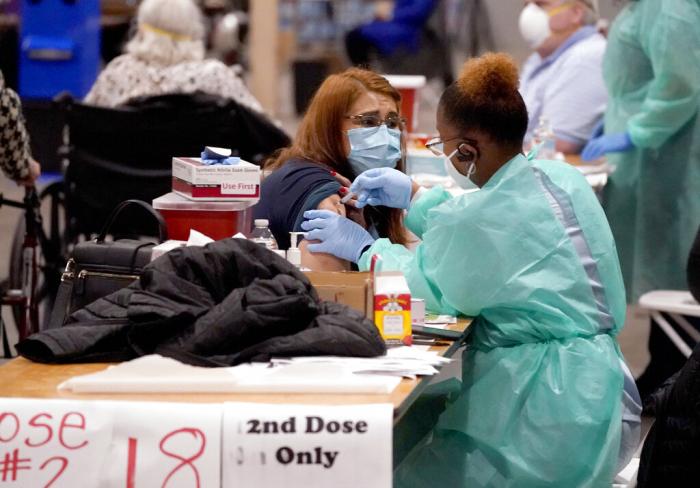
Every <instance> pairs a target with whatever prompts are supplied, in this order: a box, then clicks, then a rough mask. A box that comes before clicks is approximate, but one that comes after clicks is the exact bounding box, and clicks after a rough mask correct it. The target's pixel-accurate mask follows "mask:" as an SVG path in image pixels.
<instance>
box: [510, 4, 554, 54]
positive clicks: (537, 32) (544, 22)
mask: <svg viewBox="0 0 700 488" xmlns="http://www.w3.org/2000/svg"><path fill="white" fill-rule="evenodd" d="M518 27H519V28H520V35H522V36H523V39H524V40H525V42H526V43H527V45H528V46H530V49H537V48H538V47H540V46H541V45H542V44H543V43H544V41H546V40H547V38H548V37H549V36H551V35H552V30H551V29H550V28H549V14H548V13H547V12H546V11H545V10H544V9H543V8H541V7H538V6H537V5H535V4H534V3H528V4H527V6H526V7H525V8H524V9H523V11H522V12H520V19H519V20H518Z"/></svg>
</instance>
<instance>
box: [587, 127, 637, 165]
mask: <svg viewBox="0 0 700 488" xmlns="http://www.w3.org/2000/svg"><path fill="white" fill-rule="evenodd" d="M633 147H634V144H633V143H632V139H631V138H630V135H629V133H627V132H618V133H617V134H606V135H604V136H600V137H596V138H595V139H592V140H590V141H588V144H586V147H584V148H583V151H582V152H581V159H583V160H584V161H592V160H594V159H598V158H599V157H601V156H602V155H603V154H607V153H611V152H624V151H629V150H630V149H632V148H633Z"/></svg>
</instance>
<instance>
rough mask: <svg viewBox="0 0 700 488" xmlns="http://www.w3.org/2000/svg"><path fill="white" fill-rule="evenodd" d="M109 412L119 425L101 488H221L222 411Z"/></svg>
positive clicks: (166, 406)
mask: <svg viewBox="0 0 700 488" xmlns="http://www.w3.org/2000/svg"><path fill="white" fill-rule="evenodd" d="M108 406H109V407H111V408H112V409H113V410H114V411H115V413H116V415H115V420H116V421H115V425H114V430H113V432H112V442H111V444H110V447H109V453H108V459H109V463H108V464H107V465H105V466H104V468H103V474H102V476H103V480H104V484H103V485H100V486H107V487H110V488H112V487H113V488H137V487H167V488H175V487H183V488H204V487H209V486H219V484H220V479H221V474H220V473H221V466H220V462H221V405H210V404H195V405H193V404H185V403H162V402H108ZM76 486H77V485H76Z"/></svg>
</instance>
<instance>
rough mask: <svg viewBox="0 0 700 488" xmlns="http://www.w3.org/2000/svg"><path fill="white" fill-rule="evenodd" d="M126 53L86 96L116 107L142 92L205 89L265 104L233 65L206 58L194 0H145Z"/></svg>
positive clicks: (253, 106)
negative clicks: (255, 95) (251, 91)
mask: <svg viewBox="0 0 700 488" xmlns="http://www.w3.org/2000/svg"><path fill="white" fill-rule="evenodd" d="M137 24H138V29H137V31H136V35H135V36H134V37H133V38H132V39H131V40H130V41H129V43H128V44H127V45H126V53H125V54H123V55H121V56H119V57H117V58H115V59H114V60H112V61H111V62H110V63H109V64H108V65H107V66H106V67H105V69H104V70H103V71H102V72H101V73H100V76H99V77H98V78H97V81H96V82H95V84H94V85H93V87H92V89H91V90H90V92H89V93H88V94H87V96H86V97H85V102H86V103H90V104H93V105H99V106H103V107H115V106H118V105H121V104H123V103H126V102H128V101H129V100H131V99H132V98H136V97H141V96H156V95H163V94H169V93H193V92H195V91H203V92H205V93H209V94H212V95H218V96H221V97H224V98H231V99H233V100H235V101H237V102H238V103H240V104H241V105H243V106H246V107H248V108H251V109H253V110H255V111H257V112H262V111H263V109H262V107H261V106H260V103H259V102H258V101H257V100H256V99H255V97H253V95H251V93H250V92H249V91H248V88H247V87H246V86H245V84H244V83H243V80H241V78H240V77H239V76H238V74H237V73H236V71H235V69H234V68H230V67H228V66H226V65H225V64H223V63H222V62H220V61H218V60H214V59H204V51H205V49H204V41H203V39H204V22H203V19H202V14H201V12H200V10H199V8H198V7H197V5H196V4H195V3H194V2H193V1H192V0H144V1H143V2H142V3H141V5H140V6H139V10H138V15H137Z"/></svg>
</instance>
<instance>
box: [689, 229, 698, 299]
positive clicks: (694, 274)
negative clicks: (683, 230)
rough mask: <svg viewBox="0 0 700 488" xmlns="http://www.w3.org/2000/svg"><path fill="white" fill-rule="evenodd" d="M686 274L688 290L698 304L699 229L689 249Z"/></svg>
mask: <svg viewBox="0 0 700 488" xmlns="http://www.w3.org/2000/svg"><path fill="white" fill-rule="evenodd" d="M687 274H688V289H689V290H690V293H691V294H692V295H693V297H695V300H696V301H698V302H700V227H699V228H698V233H697V235H696V236H695V242H693V246H692V247H691V248H690V255H689V256H688V268H687Z"/></svg>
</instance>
